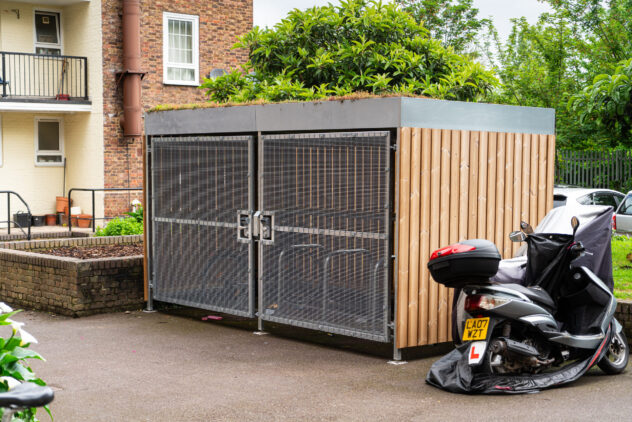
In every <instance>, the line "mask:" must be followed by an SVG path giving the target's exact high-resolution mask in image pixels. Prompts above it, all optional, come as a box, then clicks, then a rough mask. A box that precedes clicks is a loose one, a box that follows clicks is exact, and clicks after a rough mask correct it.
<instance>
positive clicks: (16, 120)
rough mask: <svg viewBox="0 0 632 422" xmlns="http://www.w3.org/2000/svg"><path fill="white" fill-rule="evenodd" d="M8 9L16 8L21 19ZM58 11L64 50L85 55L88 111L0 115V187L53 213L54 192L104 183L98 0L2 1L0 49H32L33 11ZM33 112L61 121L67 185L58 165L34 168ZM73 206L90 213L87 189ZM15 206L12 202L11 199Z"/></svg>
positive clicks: (1, 210) (1, 213)
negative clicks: (67, 0)
mask: <svg viewBox="0 0 632 422" xmlns="http://www.w3.org/2000/svg"><path fill="white" fill-rule="evenodd" d="M11 9H19V10H20V19H19V20H18V19H17V16H16V14H15V13H14V12H11V11H10V10H11ZM34 10H57V11H59V12H61V22H62V43H63V54H65V55H76V56H85V57H87V58H88V83H89V86H88V94H89V97H90V99H91V101H92V106H91V111H90V112H88V113H64V114H47V113H42V112H38V113H23V112H4V113H2V114H1V115H0V116H1V118H2V127H1V131H2V143H3V145H2V152H3V154H2V158H3V160H2V161H3V163H2V165H1V166H0V190H1V189H10V190H14V191H17V192H19V193H20V194H21V195H22V196H24V198H25V200H26V201H27V202H28V203H29V205H30V206H31V208H32V212H33V213H34V214H45V213H52V212H54V211H55V196H58V195H62V194H63V193H67V189H70V188H72V187H82V188H102V187H103V178H104V176H103V174H104V171H103V160H104V157H103V78H102V75H101V72H102V68H103V60H102V49H101V48H99V46H101V39H102V37H101V28H102V26H101V1H99V0H92V1H90V2H85V3H79V4H74V5H70V6H65V7H57V8H55V7H45V6H42V7H38V6H37V5H31V4H25V3H10V2H2V3H0V50H3V51H19V52H29V53H32V52H34V44H33V31H34V29H33V19H34V15H33V11H34ZM35 116H47V117H50V116H55V117H61V118H63V121H64V149H65V156H66V159H67V169H66V184H65V190H64V186H63V183H64V182H63V168H62V167H37V166H35V164H34V161H35V158H34V157H35V146H34V135H35V133H34V124H35V123H34V122H35ZM73 200H74V202H75V205H78V206H80V207H81V208H82V211H83V212H85V213H89V212H90V210H91V198H90V195H89V194H87V193H77V194H74V195H73ZM5 204H6V199H5V198H0V220H6V209H5V208H6V206H5ZM12 205H13V203H12ZM96 215H97V217H99V216H102V215H103V195H102V194H99V195H98V196H97V210H96Z"/></svg>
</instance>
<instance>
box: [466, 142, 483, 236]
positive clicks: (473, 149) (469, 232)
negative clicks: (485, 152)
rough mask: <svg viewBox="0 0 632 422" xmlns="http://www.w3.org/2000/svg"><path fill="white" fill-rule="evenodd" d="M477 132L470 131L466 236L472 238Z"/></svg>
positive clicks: (474, 211)
mask: <svg viewBox="0 0 632 422" xmlns="http://www.w3.org/2000/svg"><path fill="white" fill-rule="evenodd" d="M479 135H480V134H479V133H478V132H470V188H469V192H470V194H469V199H470V202H469V210H468V220H467V235H468V238H470V239H474V238H476V235H477V227H478V226H477V215H478V142H479Z"/></svg>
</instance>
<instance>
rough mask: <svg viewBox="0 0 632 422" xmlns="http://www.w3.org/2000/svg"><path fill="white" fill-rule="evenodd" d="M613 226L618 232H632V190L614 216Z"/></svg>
mask: <svg viewBox="0 0 632 422" xmlns="http://www.w3.org/2000/svg"><path fill="white" fill-rule="evenodd" d="M612 228H613V229H614V230H615V231H616V232H617V233H627V234H632V190H631V191H630V192H628V194H627V195H626V196H625V199H624V200H623V201H621V204H620V205H619V208H617V211H616V212H615V214H614V216H613V217H612Z"/></svg>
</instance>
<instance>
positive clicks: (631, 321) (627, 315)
mask: <svg viewBox="0 0 632 422" xmlns="http://www.w3.org/2000/svg"><path fill="white" fill-rule="evenodd" d="M617 302H618V303H617V311H616V312H615V314H614V316H615V318H617V320H618V321H619V322H620V323H621V324H622V325H623V326H624V327H625V335H626V337H627V338H628V343H629V342H630V340H632V300H624V299H617Z"/></svg>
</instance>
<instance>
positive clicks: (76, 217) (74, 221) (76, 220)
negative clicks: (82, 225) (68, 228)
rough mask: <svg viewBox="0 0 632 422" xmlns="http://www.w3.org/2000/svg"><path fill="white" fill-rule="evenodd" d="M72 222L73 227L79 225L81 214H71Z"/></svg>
mask: <svg viewBox="0 0 632 422" xmlns="http://www.w3.org/2000/svg"><path fill="white" fill-rule="evenodd" d="M70 224H72V226H73V227H78V226H79V214H70Z"/></svg>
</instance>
